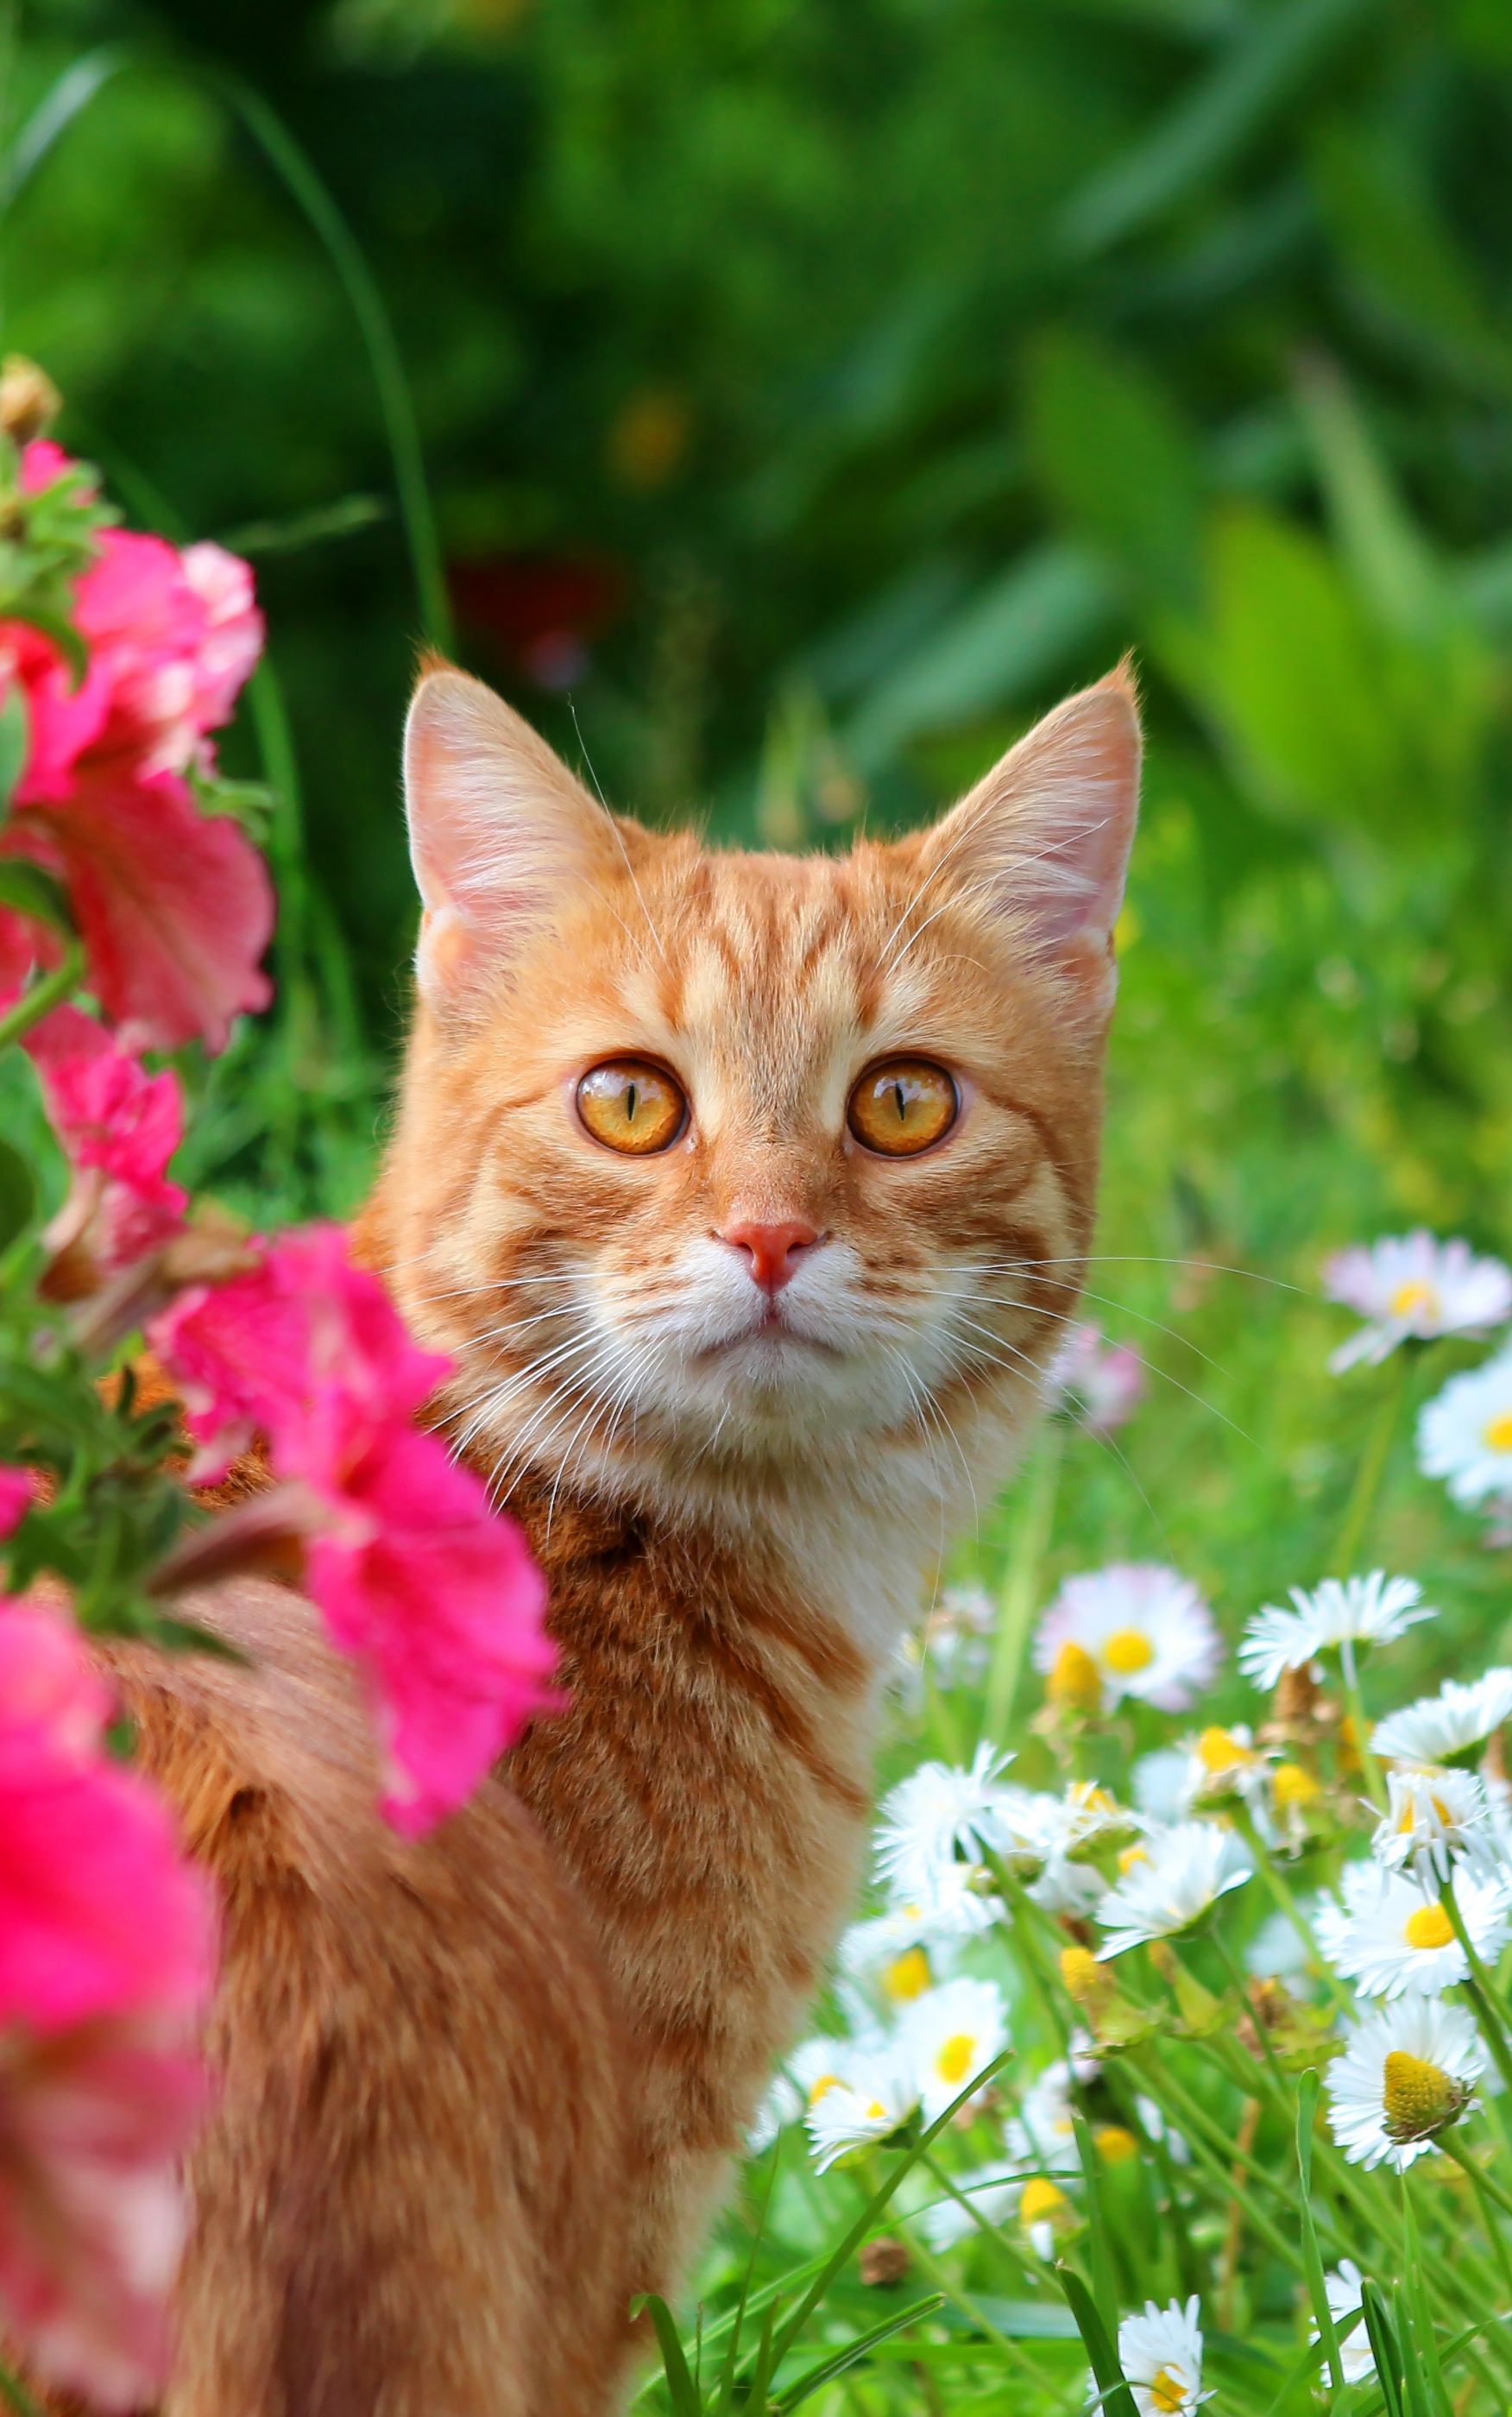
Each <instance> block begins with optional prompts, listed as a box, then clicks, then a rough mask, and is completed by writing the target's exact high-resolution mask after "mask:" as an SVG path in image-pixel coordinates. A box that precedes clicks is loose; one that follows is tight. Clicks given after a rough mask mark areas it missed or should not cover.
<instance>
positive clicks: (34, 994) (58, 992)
mask: <svg viewBox="0 0 1512 2417" xmlns="http://www.w3.org/2000/svg"><path fill="white" fill-rule="evenodd" d="M83 970H84V952H83V943H82V942H80V941H78V940H70V941H69V942H68V946H67V948H66V949H65V950H64V951H63V957H62V961H61V963H60V964H58V965H54V966H53V970H52V972H51V973H48V974H44V975H43V976H42V979H41V980H40V981H35V982H33V984H32V986H31V988H30V990H26V991H23V993H22V995H21V996H20V998H18V999H17V1001H16V1004H15V1006H14V1007H11V1008H8V1009H7V1011H6V1012H5V1014H4V1015H0V1049H8V1048H9V1046H10V1044H11V1042H12V1041H19V1040H20V1039H21V1037H22V1035H23V1033H25V1032H30V1030H31V1028H32V1026H33V1025H34V1024H40V1023H41V1021H42V1018H43V1016H44V1015H49V1014H51V1013H52V1011H53V1008H55V1007H57V1006H59V1005H60V1004H61V1003H62V1001H63V1000H64V999H66V998H67V997H68V996H69V994H70V992H72V991H75V990H77V989H78V987H79V984H80V982H81V981H82V980H83Z"/></svg>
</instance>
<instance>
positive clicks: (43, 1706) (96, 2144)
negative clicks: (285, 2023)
mask: <svg viewBox="0 0 1512 2417" xmlns="http://www.w3.org/2000/svg"><path fill="white" fill-rule="evenodd" d="M111 1709H112V1706H111V1698H110V1695H109V1692H108V1690H107V1689H106V1688H105V1686H104V1685H103V1683H102V1682H101V1680H100V1679H99V1677H98V1674H97V1673H96V1672H95V1671H94V1670H93V1669H91V1667H90V1665H89V1664H88V1662H87V1661H86V1660H85V1658H84V1653H83V1647H82V1644H81V1641H80V1639H79V1636H78V1634H77V1633H76V1632H75V1631H74V1630H73V1629H71V1628H70V1627H69V1626H68V1624H67V1623H66V1622H65V1621H64V1620H63V1619H56V1618H53V1616H51V1615H50V1614H48V1613H47V1612H44V1611H41V1610H38V1609H37V1608H34V1607H32V1606H29V1605H26V1604H20V1603H15V1602H6V1601H3V1600H0V2331H3V2332H4V2333H6V2334H7V2335H8V2336H9V2337H10V2338H12V2339H14V2340H16V2341H17V2342H19V2343H20V2344H21V2345H22V2347H23V2349H25V2351H26V2353H27V2355H28V2357H29V2358H30V2359H31V2361H32V2362H33V2364H35V2365H36V2366H37V2368H38V2371H39V2372H40V2373H41V2374H42V2375H43V2376H45V2378H46V2379H48V2381H49V2382H51V2383H55V2384H58V2385H60V2386H63V2387H65V2388H69V2389H76V2390H79V2391H82V2392H83V2393H86V2394H88V2395H89V2396H90V2398H92V2399H93V2400H95V2401H97V2402H98V2404H99V2405H100V2406H102V2407H104V2408H106V2409H123V2410H124V2409H133V2408H137V2407H139V2406H140V2405H141V2404H142V2403H143V2402H144V2401H145V2400H149V2399H151V2398H152V2397H153V2396H154V2394H156V2392H157V2391H158V2389H159V2387H160V2385H161V2384H162V2382H163V2380H164V2375H165V2367H166V2363H167V2362H166V2351H167V2346H168V2335H167V2296H168V2291H169V2287H170V2285H171V2284H172V2281H173V2277H174V2269H175V2267H176V2265H177V2260H178V2252H179V2245H180V2241H181V2236H182V2227H183V2211H182V2200H181V2193H180V2186H179V2181H178V2178H177V2177H178V2165H179V2161H180V2159H181V2158H182V2155H183V2153H184V2151H185V2149H186V2148H187V2146H188V2145H189V2137H190V2135H191V2132H192V2129H193V2125H194V2122H195V2121H196V2119H197V2117H198V2115H199V2113H200V2110H201V2107H202V2105H203V2103H204V2069H203V2066H202V2063H201V2061H200V2059H199V2057H198V2055H197V2054H196V2053H195V2052H194V2049H193V2044H192V2043H193V2033H194V2030H195V2029H196V2027H197V2022H198V2018H199V2015H200V2014H201V2013H202V2011H203V2008H204V2003H205V2001H206V1999H207V1996H208V1991H209V1984H210V1979H211V1961H212V1949H213V1941H214V1915H213V1909H212V1906H211V1900H210V1894H209V1890H208V1887H207V1885H206V1883H205V1881H204V1877H202V1875H201V1874H200V1873H199V1872H197V1871H196V1870H195V1869H194V1868H193V1867H192V1866H191V1865H190V1864H189V1862H187V1861H186V1860H185V1858H184V1856H183V1855H182V1853H181V1852H180V1849H179V1847H178V1845H177V1842H176V1840H175V1838H174V1831H173V1825H172V1822H171V1820H170V1818H169V1815H168V1811H167V1808H166V1806H165V1805H164V1804H163V1803H162V1802H161V1801H160V1800H159V1798H158V1796H157V1795H156V1794H155V1793H154V1792H153V1790H152V1789H151V1787H149V1786H148V1785H147V1783H146V1782H145V1781H144V1779H143V1778H141V1777H140V1776H139V1775H138V1774H137V1773H135V1772H133V1771H129V1770H126V1769H124V1768H122V1767H121V1766H120V1765H118V1764H116V1763H114V1762H113V1761H111V1760H109V1759H108V1758H107V1757H106V1756H105V1755H104V1754H103V1752H102V1729H103V1725H104V1722H105V1721H106V1719H107V1718H108V1717H109V1715H110V1712H111Z"/></svg>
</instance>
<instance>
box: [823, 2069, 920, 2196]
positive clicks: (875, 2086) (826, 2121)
mask: <svg viewBox="0 0 1512 2417" xmlns="http://www.w3.org/2000/svg"><path fill="white" fill-rule="evenodd" d="M916 2105H918V2091H917V2090H915V2087H914V2083H913V2078H912V2075H910V2073H909V2071H908V2068H907V2065H906V2064H905V2062H904V2061H903V2060H902V2058H901V2057H899V2056H896V2055H893V2054H891V2053H889V2052H888V2051H886V2050H884V2049H879V2050H875V2051H873V2053H872V2054H871V2055H869V2056H854V2057H852V2058H851V2059H849V2060H848V2062H847V2068H846V2074H845V2077H844V2078H843V2079H842V2080H836V2081H833V2082H831V2083H830V2085H829V2087H828V2088H827V2089H825V2090H823V2091H822V2092H821V2093H820V2095H819V2096H818V2097H817V2098H813V2099H811V2100H810V2103H809V2112H808V2114H807V2116H806V2117H805V2119H804V2121H805V2122H806V2124H807V2126H808V2131H809V2148H810V2150H811V2151H812V2153H813V2160H814V2165H815V2166H816V2168H817V2169H818V2171H819V2172H820V2173H822V2174H823V2173H826V2172H827V2171H828V2169H829V2167H830V2166H832V2165H834V2164H835V2162H836V2160H837V2159H838V2158H839V2157H845V2156H849V2155H850V2153H851V2151H853V2150H854V2149H869V2148H874V2147H875V2146H876V2144H877V2142H878V2141H879V2140H885V2139H886V2138H887V2136H889V2134H890V2133H893V2132H896V2131H897V2129H898V2127H899V2125H900V2123H906V2122H907V2121H908V2119H909V2117H910V2116H911V2115H912V2114H913V2112H914V2109H915V2106H916Z"/></svg>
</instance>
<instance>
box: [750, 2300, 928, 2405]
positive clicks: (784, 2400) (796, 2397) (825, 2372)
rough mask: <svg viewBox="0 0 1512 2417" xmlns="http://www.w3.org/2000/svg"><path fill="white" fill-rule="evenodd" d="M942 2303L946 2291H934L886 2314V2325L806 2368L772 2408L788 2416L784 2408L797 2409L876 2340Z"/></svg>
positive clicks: (886, 2337)
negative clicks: (895, 2312)
mask: <svg viewBox="0 0 1512 2417" xmlns="http://www.w3.org/2000/svg"><path fill="white" fill-rule="evenodd" d="M944 2305H945V2293H944V2292H943V2291H935V2292H933V2293H931V2295H930V2298H929V2299H927V2300H915V2303H914V2305H913V2306H912V2307H911V2308H905V2309H904V2310H903V2312H902V2314H901V2315H900V2316H897V2317H889V2318H887V2321H886V2323H885V2324H881V2325H873V2326H872V2328H871V2331H870V2332H869V2333H862V2334H861V2335H860V2337H859V2339H858V2340H856V2341H854V2342H847V2344H846V2346H845V2348H844V2349H840V2350H837V2351H836V2353H835V2355H834V2357H833V2358H826V2359H822V2360H821V2361H820V2363H819V2364H818V2365H817V2366H811V2367H810V2368H809V2372H808V2374H807V2375H802V2376H800V2377H799V2378H798V2380H797V2382H796V2383H795V2384H794V2386H793V2389H792V2390H791V2392H785V2393H784V2394H782V2397H781V2399H780V2400H778V2401H775V2402H774V2403H773V2407H774V2409H777V2410H779V2412H780V2413H781V2417H787V2411H788V2410H789V2409H796V2408H797V2406H798V2404H799V2402H800V2401H803V2400H807V2399H808V2398H809V2394H810V2393H813V2392H819V2391H821V2390H822V2389H823V2388H824V2385H825V2384H826V2383H833V2382H834V2380H835V2379H836V2377H837V2376H839V2375H844V2374H845V2373H846V2371H847V2369H848V2368H850V2367H853V2366H857V2365H859V2364H860V2362H861V2361H862V2359H864V2358H866V2357H868V2356H869V2354H870V2352H871V2351H872V2350H874V2349H876V2347H877V2344H878V2343H879V2342H885V2341H890V2340H891V2339H892V2336H893V2334H894V2333H902V2332H903V2331H904V2330H905V2329H906V2327H908V2326H909V2325H913V2324H917V2323H918V2321H919V2320H920V2318H923V2317H932V2316H933V2314H934V2312H935V2310H936V2308H940V2307H943V2306H944Z"/></svg>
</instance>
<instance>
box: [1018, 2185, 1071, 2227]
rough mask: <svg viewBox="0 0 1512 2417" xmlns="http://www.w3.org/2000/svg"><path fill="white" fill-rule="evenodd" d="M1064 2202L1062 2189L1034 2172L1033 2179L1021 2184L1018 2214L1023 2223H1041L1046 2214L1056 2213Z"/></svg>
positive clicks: (1064, 2194) (1064, 2195)
mask: <svg viewBox="0 0 1512 2417" xmlns="http://www.w3.org/2000/svg"><path fill="white" fill-rule="evenodd" d="M1065 2205H1066V2193H1065V2192H1064V2191H1063V2190H1057V2189H1056V2187H1055V2184H1054V2183H1053V2182H1048V2181H1046V2180H1045V2178H1044V2176H1043V2175H1042V2174H1036V2176H1035V2177H1034V2180H1033V2181H1027V2182H1025V2184H1024V2186H1023V2197H1022V2198H1021V2200H1020V2201H1019V2214H1020V2217H1021V2220H1022V2222H1023V2223H1025V2224H1043V2223H1044V2221H1045V2219H1046V2217H1047V2216H1054V2215H1056V2214H1058V2213H1059V2212H1060V2210H1061V2209H1062V2208H1063V2207H1064V2206H1065Z"/></svg>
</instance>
